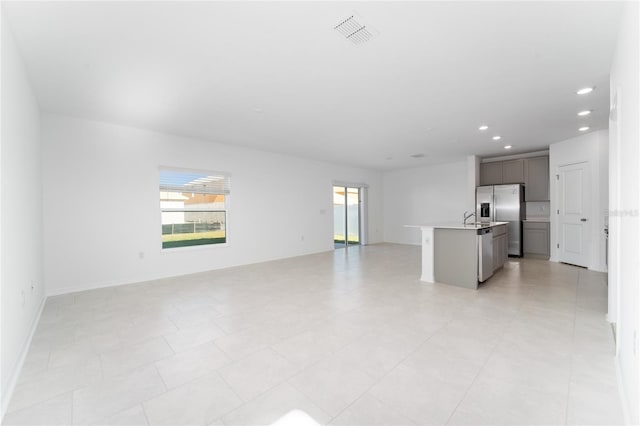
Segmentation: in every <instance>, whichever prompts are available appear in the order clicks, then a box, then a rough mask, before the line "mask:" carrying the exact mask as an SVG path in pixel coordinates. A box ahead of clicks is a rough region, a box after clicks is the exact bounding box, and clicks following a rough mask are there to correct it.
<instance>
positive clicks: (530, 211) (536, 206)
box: [526, 201, 551, 218]
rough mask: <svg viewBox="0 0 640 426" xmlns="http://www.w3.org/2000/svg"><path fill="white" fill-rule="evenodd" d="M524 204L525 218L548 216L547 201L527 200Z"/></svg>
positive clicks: (548, 206)
mask: <svg viewBox="0 0 640 426" xmlns="http://www.w3.org/2000/svg"><path fill="white" fill-rule="evenodd" d="M526 205H527V207H526V214H527V216H526V217H527V218H532V217H546V218H548V217H549V212H550V211H551V210H550V203H549V201H529V202H528V203H526Z"/></svg>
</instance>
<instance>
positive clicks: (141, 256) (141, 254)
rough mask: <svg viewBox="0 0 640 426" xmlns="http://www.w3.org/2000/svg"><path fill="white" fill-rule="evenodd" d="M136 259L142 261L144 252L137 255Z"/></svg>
mask: <svg viewBox="0 0 640 426" xmlns="http://www.w3.org/2000/svg"><path fill="white" fill-rule="evenodd" d="M138 258H140V259H144V252H143V251H141V252H139V253H138Z"/></svg>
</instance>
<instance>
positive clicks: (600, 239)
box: [549, 130, 609, 271]
mask: <svg viewBox="0 0 640 426" xmlns="http://www.w3.org/2000/svg"><path fill="white" fill-rule="evenodd" d="M608 146H609V134H608V131H607V130H599V131H597V132H591V133H588V134H586V135H582V136H578V137H575V138H572V139H569V140H566V141H563V142H557V143H554V144H552V145H551V146H550V147H549V173H550V188H549V189H550V191H549V196H550V198H551V203H550V204H551V217H550V218H551V236H550V237H551V238H550V239H551V257H550V260H551V261H554V262H557V261H558V252H559V250H558V248H557V244H558V223H557V217H558V216H557V215H556V214H555V212H556V210H557V209H558V180H557V179H556V175H557V174H558V173H559V167H560V166H564V165H568V164H575V163H581V162H585V161H587V162H589V182H590V192H591V207H590V214H589V224H590V225H591V232H590V233H589V241H588V245H589V261H588V265H587V266H588V268H589V269H593V270H596V271H606V269H607V268H606V263H605V250H606V239H605V234H604V231H603V229H604V225H605V217H606V215H607V212H608V208H609V195H608V192H609V190H608V182H609V181H608V167H609V160H608Z"/></svg>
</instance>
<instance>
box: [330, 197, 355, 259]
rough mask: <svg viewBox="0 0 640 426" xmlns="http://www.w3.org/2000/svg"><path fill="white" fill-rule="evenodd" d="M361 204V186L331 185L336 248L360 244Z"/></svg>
mask: <svg viewBox="0 0 640 426" xmlns="http://www.w3.org/2000/svg"><path fill="white" fill-rule="evenodd" d="M361 204H362V189H361V188H359V187H350V186H334V187H333V244H334V247H335V248H336V249H339V248H345V247H349V246H354V245H360V244H361V242H362V238H361V234H360V228H361V225H362V218H361V214H360V211H361V208H360V206H361Z"/></svg>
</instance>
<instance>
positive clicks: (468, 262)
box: [405, 222, 508, 289]
mask: <svg viewBox="0 0 640 426" xmlns="http://www.w3.org/2000/svg"><path fill="white" fill-rule="evenodd" d="M507 225H508V223H507V222H491V223H483V224H479V223H474V224H469V225H463V224H454V223H445V224H435V225H405V226H407V227H411V228H419V229H420V230H421V232H422V276H421V277H420V280H421V281H425V282H430V283H435V282H437V283H443V284H450V285H455V286H458V287H464V288H471V289H477V288H478V284H479V283H480V282H481V281H484V280H485V279H488V277H490V276H491V275H492V274H493V271H495V270H497V269H499V268H501V267H502V266H503V265H504V262H505V261H506V260H507V250H508V247H507V246H508V238H507V232H508V231H507ZM483 240H484V244H483ZM483 259H484V262H483Z"/></svg>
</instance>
